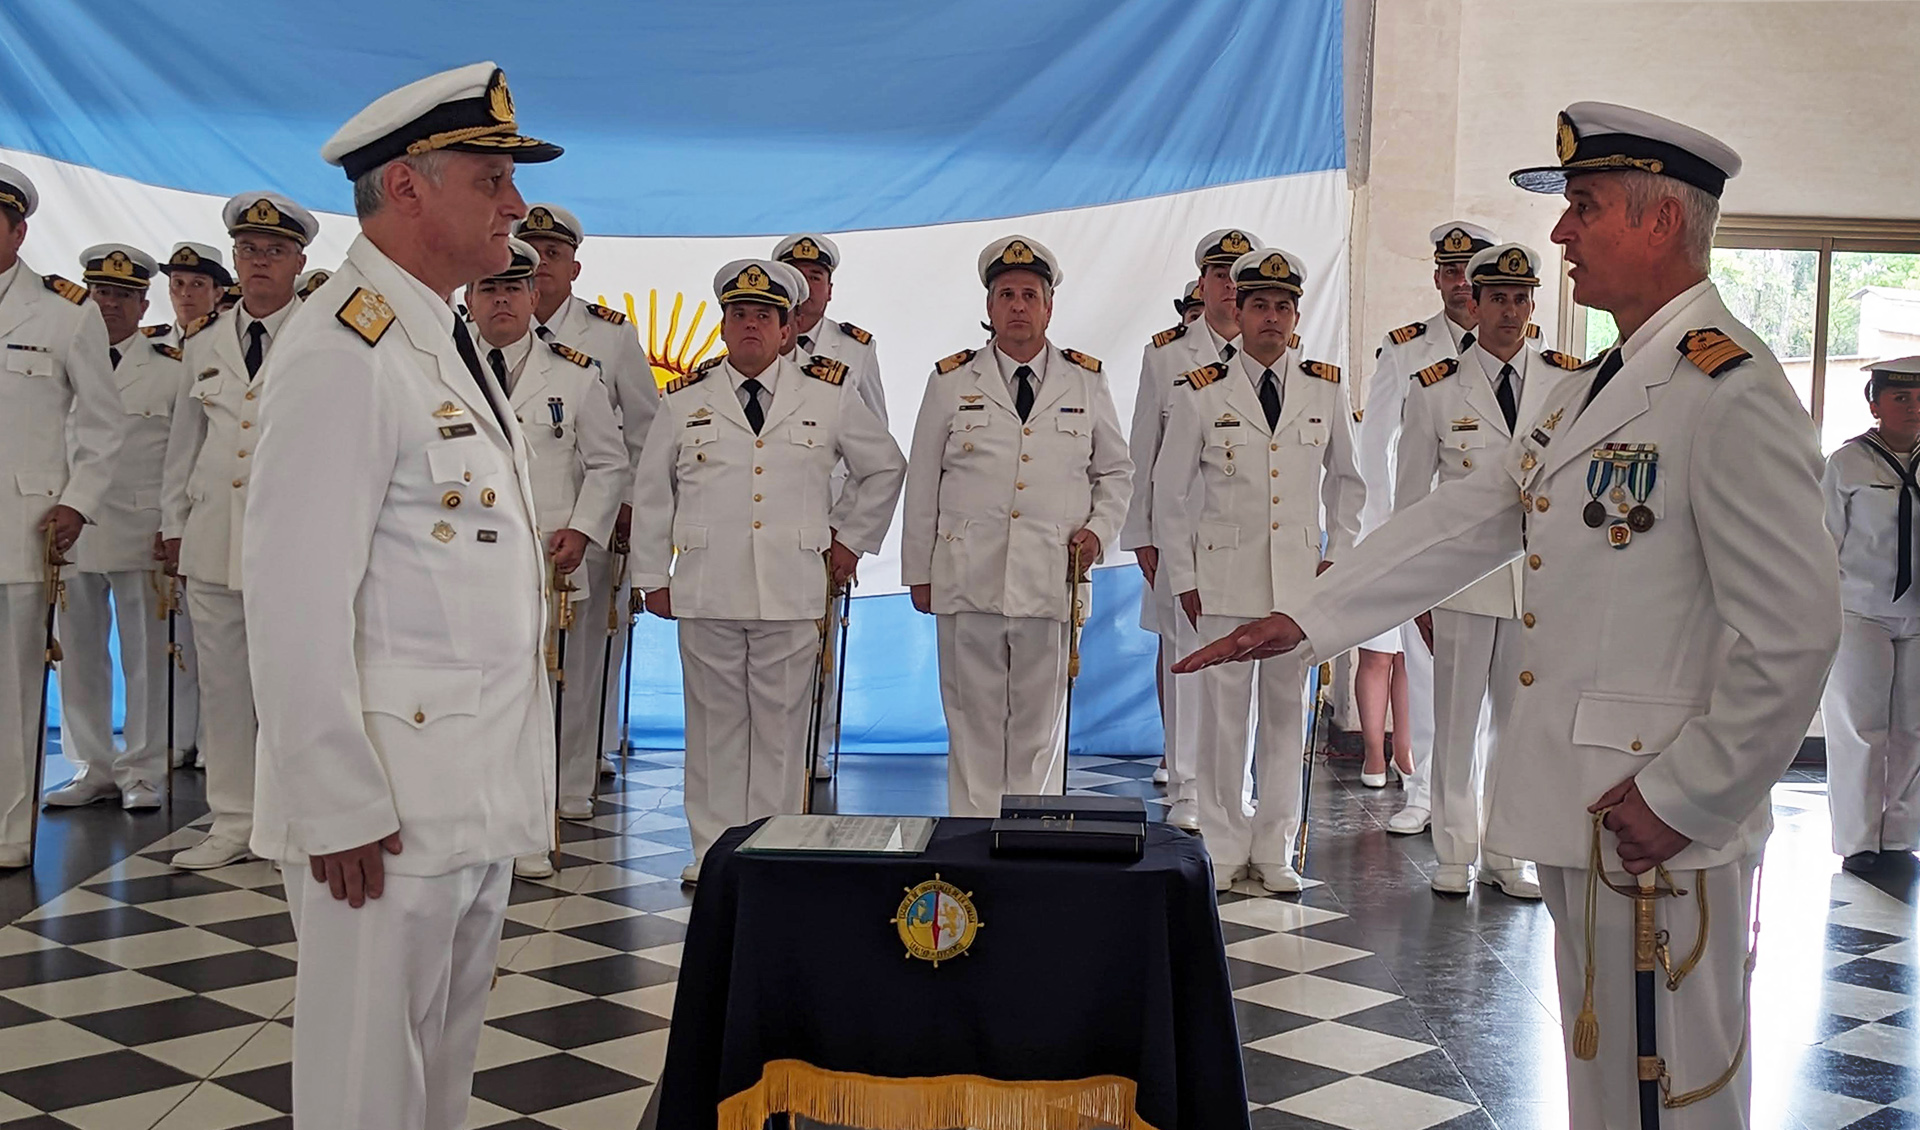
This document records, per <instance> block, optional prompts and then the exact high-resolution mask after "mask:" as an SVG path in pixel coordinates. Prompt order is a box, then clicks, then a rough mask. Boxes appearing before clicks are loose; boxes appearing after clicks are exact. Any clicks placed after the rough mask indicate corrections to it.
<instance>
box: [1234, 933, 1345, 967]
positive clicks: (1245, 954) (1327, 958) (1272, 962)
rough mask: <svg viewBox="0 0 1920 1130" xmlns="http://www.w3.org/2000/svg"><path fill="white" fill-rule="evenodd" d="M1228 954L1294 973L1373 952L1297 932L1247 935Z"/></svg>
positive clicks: (1335, 963)
mask: <svg viewBox="0 0 1920 1130" xmlns="http://www.w3.org/2000/svg"><path fill="white" fill-rule="evenodd" d="M1227 956H1228V957H1237V958H1239V959H1240V960H1242V961H1253V962H1258V963H1259V964H1261V965H1268V966H1272V967H1273V968H1275V969H1285V970H1287V971H1288V972H1291V973H1310V972H1312V971H1313V970H1316V969H1324V968H1326V967H1327V966H1329V965H1339V964H1340V963H1341V962H1343V961H1352V960H1353V959H1355V958H1358V957H1367V956H1369V955H1368V953H1367V951H1366V950H1358V949H1354V948H1353V947H1352V946H1343V945H1337V944H1335V943H1333V942H1323V941H1320V940H1319V939H1317V938H1302V937H1300V936H1298V935H1295V934H1268V935H1267V936H1266V937H1263V938H1247V939H1244V940H1242V941H1238V942H1235V943H1233V944H1232V945H1230V946H1228V947H1227Z"/></svg>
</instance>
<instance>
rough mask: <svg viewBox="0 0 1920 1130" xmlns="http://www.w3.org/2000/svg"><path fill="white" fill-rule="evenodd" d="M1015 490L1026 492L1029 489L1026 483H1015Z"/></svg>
mask: <svg viewBox="0 0 1920 1130" xmlns="http://www.w3.org/2000/svg"><path fill="white" fill-rule="evenodd" d="M1013 489H1014V490H1026V489H1027V484H1025V483H1015V484H1013Z"/></svg>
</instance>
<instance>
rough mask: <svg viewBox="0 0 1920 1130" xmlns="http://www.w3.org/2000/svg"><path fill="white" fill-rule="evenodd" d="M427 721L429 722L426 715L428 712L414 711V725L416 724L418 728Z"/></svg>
mask: <svg viewBox="0 0 1920 1130" xmlns="http://www.w3.org/2000/svg"><path fill="white" fill-rule="evenodd" d="M426 720H427V715H426V712H425V711H423V710H416V711H414V712H413V724H414V725H416V726H418V725H420V724H421V723H423V722H425V721H426Z"/></svg>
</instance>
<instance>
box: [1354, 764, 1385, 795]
mask: <svg viewBox="0 0 1920 1130" xmlns="http://www.w3.org/2000/svg"><path fill="white" fill-rule="evenodd" d="M1388 768H1389V769H1390V768H1392V763H1391V762H1389V763H1388ZM1360 783H1361V784H1362V785H1365V786H1366V787H1367V788H1370V789H1384V788H1386V787H1387V772H1386V770H1385V769H1383V770H1381V771H1380V772H1378V773H1369V772H1367V771H1366V770H1364V769H1363V770H1361V771H1360Z"/></svg>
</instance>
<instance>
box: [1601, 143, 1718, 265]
mask: <svg viewBox="0 0 1920 1130" xmlns="http://www.w3.org/2000/svg"><path fill="white" fill-rule="evenodd" d="M1614 175H1615V176H1618V177H1619V178H1620V188H1621V190H1622V191H1623V192H1624V193H1625V195H1626V207H1627V222H1628V223H1630V224H1634V225H1636V226H1637V225H1638V224H1639V223H1640V222H1641V221H1642V220H1643V219H1645V218H1646V214H1647V210H1648V209H1649V208H1658V207H1659V206H1660V202H1661V201H1662V200H1666V199H1672V200H1673V201H1674V202H1675V203H1676V204H1678V205H1680V250H1681V253H1682V254H1684V255H1685V256H1686V257H1687V261H1688V262H1689V263H1691V264H1692V265H1694V266H1696V267H1698V268H1700V270H1701V271H1702V272H1705V271H1706V270H1707V269H1708V268H1709V267H1710V266H1711V264H1712V261H1713V231H1714V228H1716V227H1717V226H1719V223H1720V201H1719V200H1717V199H1715V198H1714V197H1713V196H1711V195H1709V194H1708V193H1707V192H1706V191H1704V190H1702V189H1699V188H1695V187H1694V186H1693V185H1690V184H1688V183H1687V182H1685V181H1680V180H1675V179H1673V178H1672V177H1666V176H1660V175H1659V174H1657V173H1647V172H1642V171H1640V170H1638V169H1630V170H1625V171H1622V172H1619V173H1616V174H1614Z"/></svg>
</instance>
